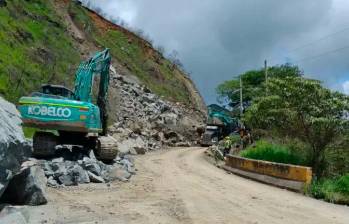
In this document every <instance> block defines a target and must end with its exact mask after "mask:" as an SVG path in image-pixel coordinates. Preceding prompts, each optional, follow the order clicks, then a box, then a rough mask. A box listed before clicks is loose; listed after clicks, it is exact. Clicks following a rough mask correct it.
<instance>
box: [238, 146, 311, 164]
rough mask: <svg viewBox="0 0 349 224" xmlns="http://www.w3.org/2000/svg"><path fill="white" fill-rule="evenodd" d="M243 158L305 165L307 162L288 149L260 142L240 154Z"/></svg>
mask: <svg viewBox="0 0 349 224" xmlns="http://www.w3.org/2000/svg"><path fill="white" fill-rule="evenodd" d="M240 155H241V156H242V157H245V158H249V159H257V160H265V161H270V162H277V163H285V164H294V165H304V163H305V160H304V159H303V158H302V157H300V156H298V155H297V154H295V153H293V152H291V151H290V150H289V149H288V148H287V147H285V146H282V145H278V144H271V143H268V142H267V141H264V140H260V141H258V142H257V143H256V145H255V146H250V147H249V148H247V149H246V150H244V151H242V152H241V153H240Z"/></svg>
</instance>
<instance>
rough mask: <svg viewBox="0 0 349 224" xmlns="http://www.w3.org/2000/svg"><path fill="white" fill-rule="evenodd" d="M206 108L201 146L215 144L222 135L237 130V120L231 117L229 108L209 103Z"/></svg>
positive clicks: (227, 134)
mask: <svg viewBox="0 0 349 224" xmlns="http://www.w3.org/2000/svg"><path fill="white" fill-rule="evenodd" d="M207 110H208V119H207V122H206V129H205V132H204V134H203V136H202V140H201V145H202V146H210V145H214V144H217V143H218V142H219V141H220V140H222V139H223V138H224V137H226V136H229V135H230V134H231V133H233V132H234V131H237V130H238V127H239V123H238V120H237V119H236V118H234V117H233V115H232V114H231V112H230V111H229V110H227V109H225V108H223V107H221V106H219V105H216V104H212V105H209V106H208V107H207Z"/></svg>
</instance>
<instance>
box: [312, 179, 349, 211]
mask: <svg viewBox="0 0 349 224" xmlns="http://www.w3.org/2000/svg"><path fill="white" fill-rule="evenodd" d="M308 193H309V194H310V195H311V196H312V197H314V198H317V199H324V200H325V201H328V202H332V203H338V204H347V205H349V174H346V175H344V176H342V177H339V178H333V179H322V180H315V181H313V183H312V184H311V186H310V188H309V192H308Z"/></svg>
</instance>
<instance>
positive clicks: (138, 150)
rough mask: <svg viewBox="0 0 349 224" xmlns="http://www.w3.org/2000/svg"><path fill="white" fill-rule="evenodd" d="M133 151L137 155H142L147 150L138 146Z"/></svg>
mask: <svg viewBox="0 0 349 224" xmlns="http://www.w3.org/2000/svg"><path fill="white" fill-rule="evenodd" d="M134 150H135V151H136V153H137V154H138V155H144V154H145V153H146V152H147V150H146V149H145V148H144V147H139V146H136V147H134Z"/></svg>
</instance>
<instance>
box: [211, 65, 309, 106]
mask: <svg viewBox="0 0 349 224" xmlns="http://www.w3.org/2000/svg"><path fill="white" fill-rule="evenodd" d="M302 75H303V73H302V71H301V70H300V69H299V68H298V67H297V66H292V65H289V64H285V65H281V66H273V67H270V68H268V76H269V77H270V78H285V77H300V76H302ZM240 77H241V79H242V83H243V92H244V94H243V101H244V102H250V101H252V100H254V99H255V98H257V97H259V96H261V95H263V94H265V92H266V91H265V90H266V88H265V71H264V69H259V70H251V71H247V72H245V73H243V74H240V75H238V76H236V77H235V78H233V79H232V80H228V81H225V82H223V83H222V84H220V85H219V86H218V87H217V88H216V92H217V94H218V100H219V101H220V102H221V103H223V104H228V105H229V106H231V107H233V108H234V107H235V106H236V105H238V103H239V102H240V95H239V94H238V93H239V89H240Z"/></svg>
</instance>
